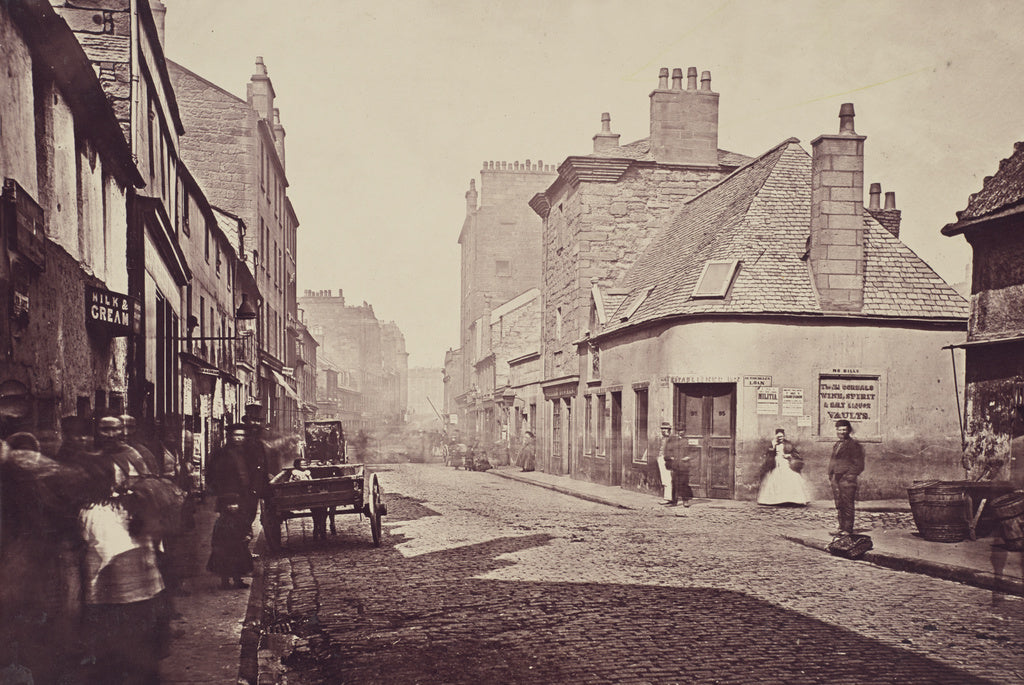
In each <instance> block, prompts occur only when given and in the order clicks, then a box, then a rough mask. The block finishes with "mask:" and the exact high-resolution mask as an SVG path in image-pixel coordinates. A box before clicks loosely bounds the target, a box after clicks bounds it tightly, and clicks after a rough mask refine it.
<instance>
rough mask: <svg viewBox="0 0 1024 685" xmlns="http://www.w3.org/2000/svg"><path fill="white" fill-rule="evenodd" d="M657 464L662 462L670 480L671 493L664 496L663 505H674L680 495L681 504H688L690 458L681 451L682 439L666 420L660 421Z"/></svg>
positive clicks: (691, 493)
mask: <svg viewBox="0 0 1024 685" xmlns="http://www.w3.org/2000/svg"><path fill="white" fill-rule="evenodd" d="M658 462H659V465H661V464H664V466H665V468H666V469H668V471H669V474H670V475H669V481H670V482H671V489H672V490H671V495H670V496H668V497H666V498H665V500H666V501H665V502H662V504H663V505H665V506H668V507H674V506H676V505H678V504H679V499H680V497H681V498H682V500H683V506H684V507H688V506H690V498H691V497H693V491H692V490H690V484H689V481H690V458H689V457H687V456H685V455H684V453H683V440H682V438H680V437H679V436H678V435H677V434H675V433H673V432H672V424H671V423H669V422H668V421H662V422H661V447H660V448H659V449H658Z"/></svg>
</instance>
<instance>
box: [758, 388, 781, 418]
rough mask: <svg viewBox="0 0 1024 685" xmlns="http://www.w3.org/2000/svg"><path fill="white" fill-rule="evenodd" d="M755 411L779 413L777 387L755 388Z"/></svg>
mask: <svg viewBox="0 0 1024 685" xmlns="http://www.w3.org/2000/svg"><path fill="white" fill-rule="evenodd" d="M757 413H758V414H771V415H776V414H778V413H779V389H778V388H772V387H767V386H765V387H761V388H758V389H757Z"/></svg>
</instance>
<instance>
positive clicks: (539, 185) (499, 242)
mask: <svg viewBox="0 0 1024 685" xmlns="http://www.w3.org/2000/svg"><path fill="white" fill-rule="evenodd" d="M554 179H555V170H554V167H553V166H552V165H550V164H544V163H543V162H540V161H538V162H532V161H531V160H525V161H524V162H518V161H516V162H494V161H490V162H484V164H483V168H482V169H481V170H480V191H479V193H478V192H477V189H476V180H475V179H473V180H471V181H470V182H469V190H468V191H467V192H466V218H465V220H464V221H463V224H462V230H461V231H460V233H459V246H460V248H461V292H460V306H461V314H460V319H459V345H460V349H461V350H463V354H462V355H461V363H462V365H463V366H462V368H461V369H460V371H459V373H457V374H449V378H450V379H453V380H452V381H451V382H449V384H448V386H449V387H448V389H447V391H448V392H449V393H450V394H451V396H452V397H453V398H454V400H455V404H456V408H455V409H454V411H455V412H456V413H457V414H458V415H459V419H458V420H459V422H460V423H461V425H462V426H464V427H466V426H469V427H470V428H469V430H486V431H488V432H489V433H493V432H495V431H496V430H497V427H496V426H495V425H494V423H493V420H491V421H487V422H485V421H484V419H483V416H484V413H485V411H488V410H490V412H491V416H492V417H493V416H494V412H493V405H492V404H491V398H489V397H485V396H483V395H482V394H481V393H482V392H483V389H482V387H483V386H482V383H483V381H481V380H480V379H479V378H478V377H477V373H476V370H475V369H476V365H477V364H479V363H480V362H481V361H482V359H483V357H484V353H482V352H481V351H482V350H483V349H484V348H485V347H486V343H485V342H484V341H485V340H486V338H487V336H488V335H489V330H488V329H489V327H490V321H489V317H490V312H491V311H492V310H494V309H497V308H498V307H500V306H502V305H503V304H504V303H506V302H508V301H510V300H512V299H513V298H515V297H518V296H519V295H521V294H522V293H524V292H526V291H527V290H529V289H530V288H536V287H538V286H539V285H540V282H541V264H542V259H541V225H542V224H541V221H540V219H539V218H538V217H537V216H536V214H534V212H533V211H532V210H531V209H530V206H529V200H530V198H531V197H533V196H534V195H535V194H536V193H537V192H538V191H540V190H543V189H544V188H546V187H547V186H548V185H550V183H551V182H552V181H553V180H554ZM484 404H487V407H488V408H485V407H484Z"/></svg>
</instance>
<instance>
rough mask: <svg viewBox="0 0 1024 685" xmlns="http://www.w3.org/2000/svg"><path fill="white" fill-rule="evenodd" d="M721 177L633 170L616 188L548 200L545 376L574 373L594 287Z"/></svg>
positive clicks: (616, 274) (624, 266)
mask: <svg viewBox="0 0 1024 685" xmlns="http://www.w3.org/2000/svg"><path fill="white" fill-rule="evenodd" d="M723 176H724V174H723V173H722V172H721V171H718V170H696V169H685V168H682V167H659V166H656V165H650V164H648V165H641V164H634V165H632V166H631V167H630V168H629V169H628V170H627V171H626V172H625V174H623V176H622V178H620V179H619V180H618V181H617V182H615V183H593V182H584V183H580V185H579V187H578V188H576V189H572V187H571V186H570V185H568V184H566V185H565V186H563V187H562V190H561V192H560V193H558V194H557V195H555V196H554V197H552V199H551V201H550V204H551V209H550V212H549V214H548V216H547V221H546V224H545V227H544V288H545V293H546V295H547V299H546V301H545V311H544V348H545V360H544V372H545V375H546V376H547V377H548V378H557V377H561V376H566V375H571V374H575V373H577V370H578V365H579V361H578V359H577V355H576V347H575V345H574V344H573V341H576V340H579V339H580V338H581V337H582V336H583V332H584V330H586V328H587V324H588V321H589V316H590V291H591V286H592V284H593V283H595V282H596V283H598V284H600V285H602V286H611V285H612V284H614V283H616V282H617V281H618V279H619V278H621V277H622V275H623V274H625V272H626V271H627V270H628V269H629V268H630V267H631V266H632V265H633V263H634V262H635V261H636V259H637V257H639V256H640V254H641V253H642V252H643V251H644V249H646V247H647V245H648V244H649V243H650V241H651V239H652V238H653V237H654V236H655V234H656V233H657V232H658V231H659V230H661V229H662V228H663V227H664V226H665V224H666V223H667V221H668V220H669V218H670V217H671V216H672V214H673V213H674V212H675V211H677V210H678V209H679V207H680V206H681V204H682V203H683V202H684V201H686V200H687V199H689V198H691V197H693V196H695V195H697V194H698V193H700V192H702V191H704V190H706V189H707V188H709V187H711V186H712V185H714V184H715V183H717V182H718V181H719V180H720V179H721V178H722V177H723ZM559 308H561V310H562V314H561V318H562V325H561V329H562V335H561V336H560V337H558V336H557V335H556V329H557V323H556V322H557V310H558V309H559Z"/></svg>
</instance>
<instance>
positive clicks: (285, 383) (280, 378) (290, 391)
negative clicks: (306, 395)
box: [270, 369, 302, 402]
mask: <svg viewBox="0 0 1024 685" xmlns="http://www.w3.org/2000/svg"><path fill="white" fill-rule="evenodd" d="M270 373H272V374H274V380H276V381H277V382H278V384H279V385H280V386H281V387H282V388H283V389H284V394H285V395H287V396H288V397H290V398H291V399H293V400H295V401H296V402H301V401H302V400H300V399H299V395H298V393H297V392H295V390H293V389H292V386H291V385H289V384H288V381H287V380H285V377H284V376H282V375H281V374H279V373H278V372H277V371H274V370H273V369H271V370H270Z"/></svg>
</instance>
